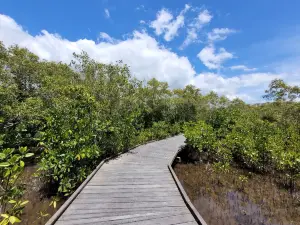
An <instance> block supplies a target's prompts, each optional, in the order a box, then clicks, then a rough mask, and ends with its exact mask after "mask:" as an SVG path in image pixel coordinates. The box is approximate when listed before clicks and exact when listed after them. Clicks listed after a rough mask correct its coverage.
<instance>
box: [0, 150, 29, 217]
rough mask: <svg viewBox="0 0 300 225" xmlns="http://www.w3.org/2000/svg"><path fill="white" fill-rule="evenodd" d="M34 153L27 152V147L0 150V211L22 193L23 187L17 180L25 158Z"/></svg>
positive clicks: (3, 210)
mask: <svg viewBox="0 0 300 225" xmlns="http://www.w3.org/2000/svg"><path fill="white" fill-rule="evenodd" d="M33 155H34V154H33V153H30V152H28V150H27V147H20V148H19V149H18V150H16V149H10V148H7V149H2V151H1V152H0V178H1V179H0V202H1V209H2V210H1V211H2V212H5V211H6V210H7V207H6V206H7V204H8V203H9V201H10V200H11V199H19V198H21V197H22V195H23V187H22V185H21V184H20V182H18V179H19V176H20V174H21V173H22V172H23V169H24V167H25V161H26V159H28V158H30V157H32V156H33Z"/></svg>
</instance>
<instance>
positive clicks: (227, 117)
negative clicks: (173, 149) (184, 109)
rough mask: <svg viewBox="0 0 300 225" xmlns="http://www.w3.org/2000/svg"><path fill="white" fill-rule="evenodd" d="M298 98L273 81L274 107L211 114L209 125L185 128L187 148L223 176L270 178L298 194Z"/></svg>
mask: <svg viewBox="0 0 300 225" xmlns="http://www.w3.org/2000/svg"><path fill="white" fill-rule="evenodd" d="M299 94H300V89H299V87H297V86H294V87H293V86H288V85H287V84H285V83H284V82H283V81H282V80H274V81H272V82H271V84H270V85H269V89H268V90H266V95H265V96H264V97H265V98H267V99H270V100H274V101H273V102H272V103H266V104H260V105H259V104H258V105H246V104H244V103H243V102H241V101H231V102H227V103H226V104H224V105H222V106H219V107H215V108H212V109H211V111H210V115H209V116H208V117H207V118H206V119H205V120H198V121H197V122H189V123H186V124H185V126H184V135H185V136H186V138H187V143H188V145H190V146H192V147H193V148H196V149H198V150H199V151H200V152H201V154H202V155H203V156H204V158H205V160H206V161H207V162H212V163H214V165H215V167H216V168H218V169H220V170H223V171H228V170H229V168H230V166H238V167H240V168H245V169H248V170H250V171H253V172H258V173H263V174H271V175H272V176H274V177H275V176H276V177H277V178H279V180H280V183H281V184H282V185H284V186H285V187H287V188H288V189H289V190H290V191H291V192H293V191H295V190H296V188H298V189H299V187H297V185H296V184H297V183H296V180H297V179H298V178H300V136H299V134H300V123H299V120H300V103H298V102H293V100H295V99H297V98H298V97H299ZM298 180H299V179H298Z"/></svg>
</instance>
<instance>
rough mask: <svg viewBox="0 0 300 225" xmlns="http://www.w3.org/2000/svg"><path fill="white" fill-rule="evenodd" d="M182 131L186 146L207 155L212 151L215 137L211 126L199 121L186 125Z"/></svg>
mask: <svg viewBox="0 0 300 225" xmlns="http://www.w3.org/2000/svg"><path fill="white" fill-rule="evenodd" d="M183 130H184V135H185V137H186V138H187V143H188V144H190V145H192V146H193V147H194V148H197V149H199V151H205V152H209V153H211V152H212V151H214V147H213V145H214V143H215V141H216V135H215V133H214V130H213V127H212V126H210V125H209V124H206V123H205V122H204V121H201V120H199V121H197V122H195V123H193V122H189V123H186V124H185V126H184V128H183Z"/></svg>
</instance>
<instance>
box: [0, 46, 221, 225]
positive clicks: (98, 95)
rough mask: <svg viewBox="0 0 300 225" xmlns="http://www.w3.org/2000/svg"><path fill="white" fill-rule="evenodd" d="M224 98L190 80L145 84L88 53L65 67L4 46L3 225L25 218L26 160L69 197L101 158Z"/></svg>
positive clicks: (160, 133) (0, 116) (161, 133)
mask: <svg viewBox="0 0 300 225" xmlns="http://www.w3.org/2000/svg"><path fill="white" fill-rule="evenodd" d="M218 99H219V98H218V96H217V95H216V94H214V93H211V94H210V95H207V96H202V95H201V94H200V91H199V89H197V88H195V87H194V86H191V85H189V86H186V87H185V88H184V89H174V90H171V89H169V87H168V84H167V83H164V82H159V81H157V80H155V79H152V80H150V81H148V82H147V83H145V82H143V81H139V80H137V79H135V78H134V77H132V76H131V74H130V71H129V68H128V66H126V65H124V64H123V63H122V62H116V63H115V64H110V65H105V64H101V63H98V62H96V61H94V60H93V59H91V58H89V56H88V55H87V54H86V53H84V52H83V53H82V54H74V58H73V60H72V62H70V64H69V65H67V64H64V63H55V62H47V61H43V60H41V59H39V58H38V57H37V56H36V55H34V54H33V53H31V52H29V51H28V50H26V49H23V48H19V47H18V46H12V47H9V48H6V47H4V45H3V44H1V43H0V177H1V180H0V187H1V190H0V201H1V204H0V205H1V210H0V211H1V213H5V214H3V215H2V217H3V219H4V220H3V221H2V222H3V223H4V224H5V223H13V222H17V221H19V219H18V216H19V215H20V214H21V212H22V210H21V209H22V207H24V206H25V204H26V203H27V201H23V202H22V201H19V200H20V199H22V195H23V194H24V187H23V185H22V182H21V181H18V180H19V179H18V178H19V177H20V175H21V174H22V171H23V169H24V167H26V165H29V164H38V166H39V170H38V173H37V175H38V176H39V177H41V178H42V179H43V180H44V182H45V184H48V185H49V186H50V187H51V188H52V190H51V192H52V193H54V195H55V196H60V197H61V196H68V195H70V194H71V193H72V192H73V191H74V190H75V189H76V187H78V185H79V184H80V183H81V182H82V181H83V180H84V179H85V178H86V177H87V176H88V175H89V173H90V172H91V171H92V170H93V169H94V168H95V167H96V165H97V164H98V163H99V162H100V161H101V160H102V159H103V158H105V157H109V156H113V155H116V154H117V153H120V152H123V151H126V150H127V149H129V148H131V147H133V146H136V145H138V144H142V143H145V142H147V141H150V140H155V139H162V138H165V137H167V136H170V135H175V134H178V133H180V132H181V128H182V125H183V123H184V122H186V121H196V119H197V118H198V117H199V112H201V116H204V115H205V114H206V113H207V112H208V111H209V102H211V104H215V103H216V102H217V101H218ZM53 205H54V206H55V202H54V204H53ZM15 216H16V217H15Z"/></svg>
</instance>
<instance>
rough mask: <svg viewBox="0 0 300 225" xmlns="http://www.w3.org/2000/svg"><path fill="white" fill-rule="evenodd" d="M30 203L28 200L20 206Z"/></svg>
mask: <svg viewBox="0 0 300 225" xmlns="http://www.w3.org/2000/svg"><path fill="white" fill-rule="evenodd" d="M28 202H29V201H28V200H26V201H24V202H22V203H21V204H20V205H21V206H23V205H26V204H27V203H28Z"/></svg>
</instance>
